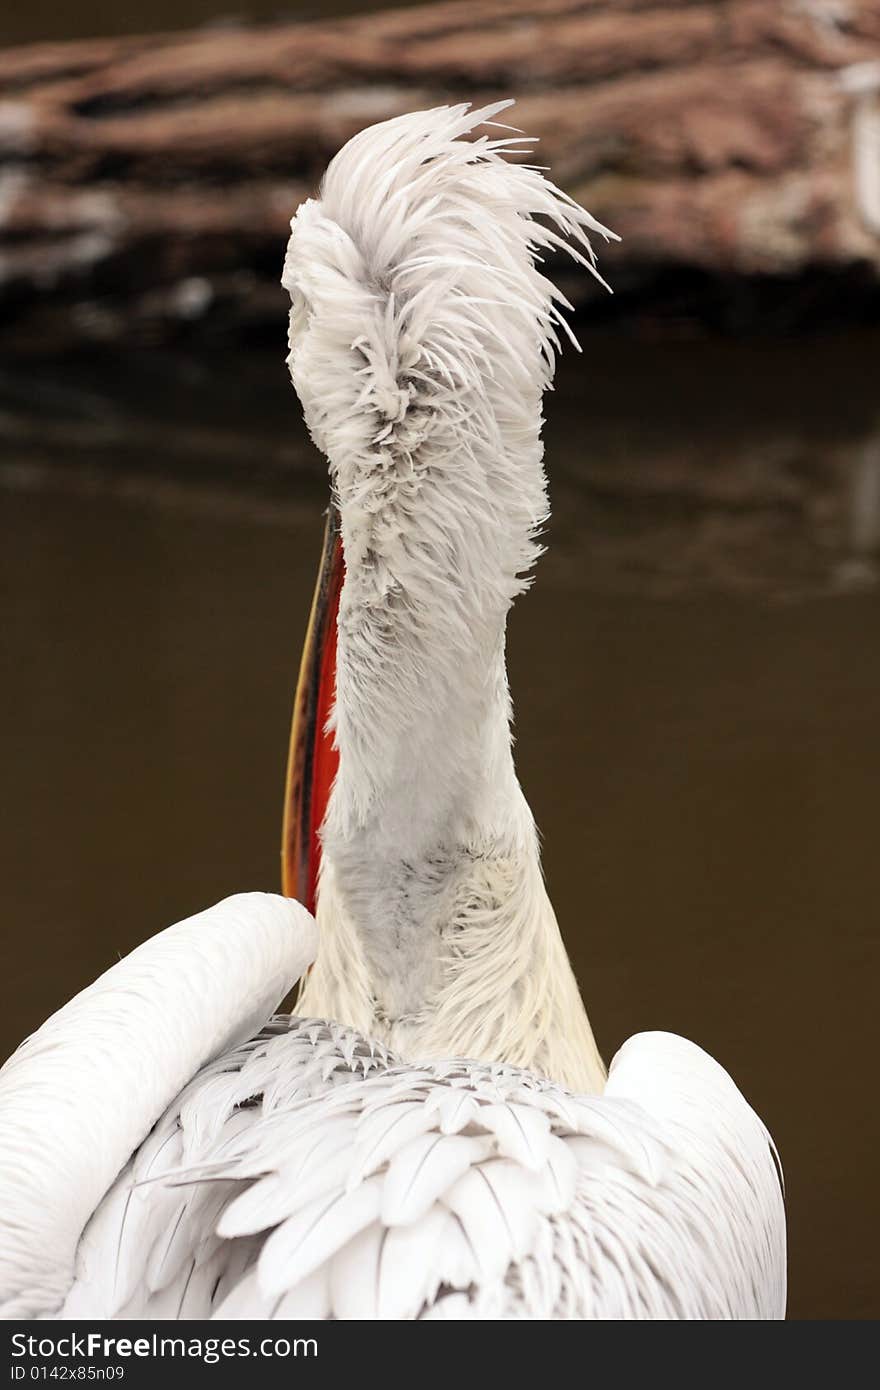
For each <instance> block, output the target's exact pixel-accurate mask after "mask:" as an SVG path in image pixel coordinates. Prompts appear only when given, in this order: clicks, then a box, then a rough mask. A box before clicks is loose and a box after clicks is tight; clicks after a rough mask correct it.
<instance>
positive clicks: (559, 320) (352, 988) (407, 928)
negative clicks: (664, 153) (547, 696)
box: [283, 102, 609, 1087]
mask: <svg viewBox="0 0 880 1390" xmlns="http://www.w3.org/2000/svg"><path fill="white" fill-rule="evenodd" d="M507 105H509V103H507V102H500V103H496V104H495V105H493V106H489V107H486V108H484V109H482V110H477V111H471V110H469V109H468V107H467V106H456V107H442V108H439V109H436V110H433V111H424V112H416V113H414V114H412V115H407V116H403V117H399V118H397V119H394V120H390V121H386V122H384V123H382V124H380V125H377V126H374V127H372V128H370V129H368V130H365V131H363V132H361V133H360V134H359V135H357V136H356V137H355V138H354V139H353V140H351V141H350V142H349V143H348V144H347V145H346V146H345V147H344V148H343V149H342V150H341V151H340V153H339V154H338V155H337V156H336V157H335V159H334V160H333V161H332V163H331V164H330V166H329V168H328V170H327V173H326V175H325V178H324V181H323V184H322V186H321V189H320V193H319V196H318V198H317V199H316V200H309V201H308V202H306V203H304V204H303V205H302V206H301V207H300V208H299V210H298V212H297V214H296V216H295V217H294V219H293V222H292V233H291V237H290V243H289V247H288V251H287V257H286V261H285V266H284V274H283V283H284V285H285V286H286V288H287V289H288V291H289V293H290V296H291V312H290V355H289V358H288V362H289V366H290V372H291V377H292V380H293V384H294V386H295V388H296V391H297V393H298V395H299V398H300V400H301V402H302V406H303V411H304V414H305V419H306V423H307V425H308V428H309V431H310V433H311V436H312V439H313V440H314V442H315V444H316V445H317V447H318V448H319V449H320V450H321V452H322V453H323V454H325V456H326V458H327V460H328V463H329V469H330V479H331V489H332V504H331V517H330V524H329V528H328V539H327V544H326V546H325V557H324V563H323V566H322V575H321V578H320V580H319V589H318V595H317V602H316V607H315V610H314V612H313V618H312V624H311V629H310V637H309V640H308V641H307V645H306V653H305V657H304V662H303V667H302V673H301V680H300V687H299V692H298V698H297V712H296V716H295V719H294V734H293V740H292V752H291V764H290V778H289V783H288V804H287V813H286V831H285V860H286V863H285V886H286V890H287V891H289V892H291V893H295V894H296V895H297V896H300V897H303V898H304V899H305V900H306V901H307V902H308V901H309V900H310V898H311V897H313V896H314V897H315V898H316V899H317V911H318V920H319V926H320V928H321V950H320V953H319V960H318V964H317V966H316V968H315V970H314V971H313V973H312V976H311V979H310V982H309V985H308V986H307V988H306V991H305V995H304V998H303V1001H302V1005H303V1008H306V1007H308V1008H309V1009H313V1010H314V1011H315V1012H321V1013H324V1014H329V1015H330V1016H334V1017H338V1018H340V1019H342V1020H344V1021H345V1022H347V1023H349V1024H352V1025H355V1026H358V1027H362V1028H364V1030H365V1031H367V1032H368V1033H371V1034H373V1035H375V1034H376V1032H377V1030H378V1032H379V1034H380V1035H382V1034H383V1033H384V1035H385V1036H387V1038H388V1039H389V1040H390V1041H391V1042H393V1043H394V1044H395V1045H396V1046H397V1047H398V1049H403V1050H404V1051H405V1052H406V1051H407V1050H409V1052H410V1054H412V1051H413V1049H414V1048H415V1049H417V1050H419V1051H420V1052H421V1053H422V1055H433V1054H434V1053H436V1052H437V1051H438V1050H439V1051H443V1052H445V1053H446V1054H447V1055H448V1054H449V1052H450V1050H452V1051H454V1052H458V1053H459V1054H460V1055H461V1054H466V1055H469V1056H479V1057H486V1056H491V1057H493V1058H495V1059H497V1060H507V1061H522V1062H523V1064H529V1065H531V1064H534V1065H536V1066H538V1069H539V1070H540V1069H541V1066H542V1064H543V1066H544V1068H545V1069H548V1070H549V1069H550V1068H551V1067H555V1071H554V1072H551V1074H555V1075H557V1076H558V1077H559V1079H572V1080H577V1081H578V1082H579V1083H581V1084H583V1083H584V1082H585V1080H588V1081H589V1082H590V1083H591V1084H592V1085H593V1086H594V1087H595V1086H596V1085H597V1084H601V1082H600V1078H601V1064H600V1063H599V1062H598V1054H596V1050H595V1045H594V1044H593V1042H592V1035H591V1034H590V1032H589V1026H588V1024H587V1023H586V1017H585V1015H584V1014H583V1008H582V1006H581V1004H580V1000H579V998H578V996H577V989H576V986H575V985H574V981H573V978H572V976H571V970H570V967H569V964H568V960H567V957H566V955H565V952H564V948H563V947H562V945H561V941H560V939H559V933H558V928H557V926H556V922H555V918H554V917H553V914H552V909H551V908H550V905H549V902H548V901H547V899H546V894H545V892H544V888H543V883H542V881H541V875H540V867H539V862H538V852H537V845H536V837H535V830H534V824H533V821H532V817H531V814H530V812H529V810H528V806H527V805H526V803H525V800H524V798H523V796H522V792H521V790H520V787H519V784H518V782H517V780H516V775H515V772H514V768H513V761H512V756H511V741H510V702H509V696H508V690H507V677H506V670H505V663H504V641H505V624H506V617H507V612H508V610H509V608H510V605H511V603H512V602H513V600H514V598H515V597H516V596H517V594H519V593H520V592H522V590H523V589H524V588H525V587H526V586H527V584H528V582H529V571H530V570H531V567H532V565H533V564H534V561H535V559H536V557H537V555H538V554H539V551H540V546H539V542H538V534H539V531H540V528H541V526H542V523H543V522H544V520H545V519H546V516H547V497H546V485H545V477H544V470H543V464H542V455H543V446H542V442H541V427H542V424H543V420H542V414H541V399H542V395H543V392H544V391H545V390H546V389H547V388H548V387H549V386H550V384H551V380H552V376H553V370H554V364H555V358H556V354H557V351H558V349H559V346H560V335H561V334H568V335H569V336H571V334H570V331H569V329H568V327H567V324H566V321H565V319H564V317H563V310H564V309H565V308H566V307H569V306H567V303H566V301H565V300H564V298H563V296H562V295H561V294H560V293H559V291H558V290H557V289H556V288H555V287H554V285H553V284H552V283H551V281H550V280H549V279H548V278H547V277H546V276H545V275H544V274H543V273H542V271H541V269H540V268H539V266H540V263H541V259H542V256H543V255H545V254H546V253H548V252H552V251H555V250H556V249H557V248H564V250H565V251H566V252H567V253H568V254H569V255H570V256H571V257H572V258H573V259H574V260H575V261H577V262H578V263H579V264H581V265H582V266H584V267H585V268H586V269H587V270H588V271H590V272H592V273H593V274H596V270H595V263H594V255H593V251H592V248H591V246H590V243H589V240H588V237H587V233H588V231H597V232H599V233H601V234H602V235H609V234H608V233H607V232H606V230H605V229H604V228H603V227H602V226H601V225H600V224H599V223H597V222H596V221H595V220H594V219H593V218H592V217H591V216H590V215H589V214H588V213H587V212H585V211H584V210H583V209H582V208H580V207H579V206H578V205H577V204H576V203H574V202H572V200H571V199H569V198H568V197H567V196H566V195H565V194H563V193H562V192H560V190H558V189H557V188H556V187H555V186H554V185H553V184H552V183H550V182H549V181H548V180H547V179H546V178H545V177H544V176H543V175H542V173H541V172H540V171H539V170H538V169H536V168H535V167H533V166H532V165H530V164H528V163H526V162H523V158H522V157H523V156H524V155H525V154H527V153H528V149H529V145H528V142H527V141H525V140H524V138H523V137H522V136H520V135H519V134H517V133H515V132H514V133H510V131H509V129H508V128H507V127H499V126H497V125H496V123H495V117H497V116H498V114H499V113H500V112H501V111H502V110H503V109H504V108H505V107H506V106H507ZM319 856H320V858H321V867H320V873H318V870H317V862H318V858H319ZM499 989H500V990H503V991H505V992H506V994H507V996H508V997H507V999H506V1000H501V999H499V997H498V991H499ZM551 1035H553V1036H554V1037H555V1038H556V1041H555V1043H553V1044H552V1045H551V1041H550V1039H551ZM579 1048H580V1050H581V1053H582V1054H583V1056H582V1059H581V1060H580V1061H579V1060H577V1057H576V1054H577V1051H578V1049H579ZM557 1054H558V1060H556V1059H557ZM560 1072H562V1073H564V1074H563V1075H560Z"/></svg>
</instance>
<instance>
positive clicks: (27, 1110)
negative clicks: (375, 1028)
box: [0, 893, 317, 1317]
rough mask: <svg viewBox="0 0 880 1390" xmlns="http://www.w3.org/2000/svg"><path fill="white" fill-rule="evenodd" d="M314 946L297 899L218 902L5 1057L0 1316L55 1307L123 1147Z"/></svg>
mask: <svg viewBox="0 0 880 1390" xmlns="http://www.w3.org/2000/svg"><path fill="white" fill-rule="evenodd" d="M316 946H317V940H316V932H315V925H314V921H313V919H312V918H311V916H310V915H309V913H307V912H306V911H305V909H304V908H302V907H300V905H299V904H298V903H294V902H290V901H289V900H287V899H284V898H280V897H273V896H271V895H269V894H263V893H245V894H240V895H239V896H237V897H234V898H228V899H227V900H226V901H225V902H223V903H220V904H219V905H218V906H217V907H214V908H211V909H209V910H208V911H207V912H202V913H199V914H198V916H196V917H191V918H189V919H188V920H187V921H185V922H179V923H178V924H177V925H176V926H173V927H169V928H168V929H167V931H164V932H160V933H159V935H158V936H155V937H153V938H152V939H151V940H150V941H147V942H145V943H144V944H143V945H142V946H139V947H138V948H137V949H136V950H135V951H132V953H131V955H129V956H127V957H126V958H125V959H124V960H122V961H120V962H119V963H118V964H117V965H114V966H113V967H112V968H111V969H110V970H108V971H107V972H106V973H105V974H104V975H102V976H101V977H100V979H98V980H96V981H95V983H94V984H93V985H90V986H89V988H88V989H85V990H83V991H82V993H81V994H78V995H77V996H76V998H74V999H72V1000H71V1001H70V1003H69V1004H66V1005H65V1006H64V1008H62V1009H60V1010H59V1011H58V1013H56V1014H54V1015H53V1016H52V1018H50V1019H49V1020H48V1022H47V1023H45V1024H44V1025H43V1026H42V1028H40V1029H39V1030H38V1031H37V1032H36V1033H34V1034H33V1035H32V1036H31V1037H30V1038H28V1039H27V1041H26V1042H24V1043H23V1044H22V1045H21V1047H20V1048H19V1049H18V1051H17V1052H15V1053H14V1054H13V1056H12V1057H11V1058H10V1059H9V1061H8V1062H7V1063H6V1065H5V1066H4V1067H3V1068H2V1070H0V1311H2V1313H3V1314H4V1315H5V1316H6V1317H15V1316H18V1317H27V1316H34V1315H35V1314H36V1313H39V1312H42V1311H46V1312H50V1311H52V1309H53V1308H57V1307H58V1306H59V1304H60V1303H61V1302H62V1300H63V1299H64V1297H65V1295H66V1293H67V1291H68V1288H69V1286H70V1283H71V1279H72V1277H73V1265H74V1257H75V1253H76V1249H77V1244H78V1242H79V1239H80V1236H81V1234H82V1231H83V1228H84V1226H85V1224H86V1222H87V1221H88V1219H89V1218H90V1217H91V1215H92V1213H93V1212H94V1210H95V1208H96V1207H97V1206H98V1204H99V1202H100V1201H101V1199H102V1197H103V1196H104V1194H105V1192H106V1191H107V1189H108V1188H109V1186H110V1184H111V1183H112V1182H113V1179H114V1178H115V1177H116V1175H117V1174H118V1173H119V1171H120V1169H121V1168H122V1167H123V1165H124V1164H125V1163H126V1162H127V1161H128V1159H129V1157H130V1156H131V1154H132V1152H133V1151H134V1150H135V1149H136V1148H137V1146H138V1145H139V1144H140V1143H141V1142H142V1141H143V1140H144V1138H145V1136H146V1135H147V1134H148V1133H149V1130H150V1128H151V1126H152V1125H154V1124H155V1123H156V1121H157V1120H158V1118H159V1116H160V1115H161V1114H162V1112H163V1110H165V1108H166V1106H167V1105H168V1104H169V1102H170V1101H171V1100H172V1099H173V1097H174V1096H175V1095H177V1094H178V1093H179V1092H180V1090H181V1088H182V1087H183V1086H184V1085H185V1084H186V1082H187V1081H189V1080H190V1078H191V1077H192V1076H193V1075H194V1074H195V1073H196V1072H197V1071H198V1070H199V1068H200V1067H202V1066H204V1064H205V1063H206V1062H207V1061H208V1060H209V1059H210V1058H211V1057H214V1056H216V1055H217V1054H219V1053H222V1052H224V1051H225V1050H226V1049H228V1048H229V1047H230V1046H232V1045H234V1044H235V1043H237V1042H240V1041H243V1040H244V1039H246V1038H248V1037H250V1036H251V1034H252V1033H253V1032H254V1030H255V1029H256V1028H259V1027H260V1026H261V1025H262V1024H263V1023H264V1022H265V1020H266V1019H267V1018H268V1017H269V1015H270V1014H271V1012H272V1010H273V1009H274V1008H276V1007H277V1005H278V1003H279V1001H280V1000H281V999H282V998H283V997H284V995H285V994H286V993H287V991H288V990H289V989H290V987H291V986H292V985H293V984H294V983H295V982H296V980H297V979H298V978H299V976H300V975H301V974H302V973H303V971H304V970H305V968H306V967H307V966H308V965H309V963H310V962H311V961H312V960H313V959H314V955H315V949H316ZM204 1118H205V1122H206V1123H209V1117H208V1115H207V1114H205V1116H204Z"/></svg>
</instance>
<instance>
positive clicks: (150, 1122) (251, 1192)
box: [0, 103, 785, 1319]
mask: <svg viewBox="0 0 880 1390" xmlns="http://www.w3.org/2000/svg"><path fill="white" fill-rule="evenodd" d="M506 104H507V103H497V104H496V105H494V106H490V107H487V108H485V109H483V110H480V111H474V112H470V111H469V110H468V108H467V107H466V106H457V107H452V108H445V107H444V108H441V109H439V110H434V111H428V112H420V113H416V114H414V115H409V116H405V117H402V118H400V119H396V120H391V121H387V122H385V123H383V124H381V125H378V126H375V127H374V128H372V129H369V130H366V131H364V132H362V133H361V134H360V135H358V136H357V137H356V138H355V139H353V140H352V141H351V142H350V143H349V144H348V145H346V147H345V148H344V149H343V150H342V151H341V153H340V154H338V155H337V156H336V158H335V159H334V160H333V161H332V163H331V164H330V167H329V169H328V170H327V174H326V176H325V179H324V182H323V185H322V188H321V190H320V197H319V199H318V201H311V200H310V201H308V202H307V203H305V204H304V205H303V206H302V207H301V208H300V209H299V211H298V212H297V214H296V217H295V218H294V220H293V223H292V235H291V239H290V246H289V250H288V254H287V260H286V263H285V267H284V276H283V283H284V284H285V285H286V287H287V289H288V290H289V291H290V295H291V299H292V310H291V320H290V358H289V363H290V370H291V375H292V378H293V382H294V385H295V387H296V390H297V392H298V393H299V396H300V399H301V401H302V405H303V408H304V412H305V417H306V420H307V423H308V426H309V429H310V431H311V434H312V437H313V439H314V440H315V442H316V444H317V445H318V447H319V449H321V450H322V451H323V452H324V453H325V454H326V456H327V458H328V460H329V464H330V474H331V479H332V490H333V504H332V508H331V523H330V525H329V527H328V537H327V543H326V545H325V553H324V561H323V567H322V577H321V580H320V582H319V588H318V593H317V598H316V604H315V607H314V609H313V616H312V622H311V625H310V629H309V636H308V638H307V643H306V651H305V655H304V659H303V667H302V671H301V677H300V685H299V690H298V697H297V709H296V714H295V718H294V728H293V737H292V752H291V763H290V776H289V782H288V805H287V816H286V828H285V875H286V888H287V890H288V892H289V893H292V892H294V891H295V893H296V896H298V897H300V898H301V899H305V901H306V903H307V904H308V905H309V906H311V905H312V904H313V900H314V898H315V892H316V889H319V891H318V893H317V928H316V926H315V923H314V921H313V919H312V916H311V914H310V912H309V911H307V908H306V906H303V905H301V904H300V903H297V902H295V901H292V900H290V898H282V897H274V896H272V895H262V894H250V895H243V896H241V897H236V898H232V899H229V900H228V901H226V902H224V903H221V904H220V905H219V906H218V907H215V908H213V909H211V910H210V911H208V912H205V913H202V914H201V915H200V916H197V917H194V918H191V919H190V920H189V921H186V922H183V923H180V924H178V925H177V926H174V927H170V928H169V929H168V930H167V931H164V932H162V933H160V934H159V935H158V936H156V937H155V938H154V939H153V940H151V941H148V942H147V943H145V944H144V945H142V946H140V947H139V948H138V949H137V950H136V951H134V952H133V953H132V954H131V955H130V956H129V957H128V958H127V959H125V960H123V961H121V962H120V963H119V964H117V965H114V966H113V968H112V969H110V970H109V971H108V972H107V973H106V974H105V975H103V976H102V977H101V978H100V979H99V980H98V981H97V982H96V983H95V984H94V985H92V986H91V987H90V988H89V989H86V990H85V991H84V992H83V993H82V994H80V995H78V996H77V997H76V998H75V999H74V1000H73V1001H72V1002H71V1003H69V1004H68V1005H67V1006H66V1007H65V1008H63V1009H61V1011H60V1012H59V1013H57V1014H56V1015H55V1016H54V1017H53V1018H51V1019H50V1020H49V1021H48V1023H46V1024H45V1025H44V1027H42V1028H41V1029H40V1030H39V1031H38V1032H37V1033H36V1034H34V1035H33V1036H32V1037H31V1038H30V1039H28V1040H27V1041H26V1042H25V1043H24V1044H23V1046H22V1047H21V1048H20V1049H19V1051H18V1052H17V1053H16V1054H15V1055H14V1056H13V1057H12V1058H11V1059H10V1061H9V1062H8V1063H7V1065H6V1067H5V1068H4V1069H3V1071H2V1073H0V1305H2V1309H3V1312H4V1313H5V1315H6V1316H8V1317H13V1316H15V1317H35V1316H40V1315H50V1316H52V1315H55V1316H62V1317H86V1316H88V1317H101V1318H106V1317H114V1316H120V1317H155V1318H205V1317H208V1316H215V1317H218V1318H232V1317H235V1318H259V1317H274V1318H299V1317H303V1318H306V1317H315V1318H330V1317H333V1318H383V1319H418V1318H540V1319H549V1318H553V1319H555V1318H615V1319H617V1318H779V1317H782V1316H783V1313H784V1303H785V1231H784V1217H783V1207H782V1198H781V1192H780V1184H779V1179H778V1175H777V1167H776V1161H775V1155H774V1151H773V1146H772V1142H771V1140H770V1137H769V1135H768V1133H767V1131H766V1129H765V1128H764V1126H763V1124H762V1123H761V1121H760V1120H759V1119H758V1117H757V1116H756V1115H755V1114H754V1112H753V1111H752V1110H751V1109H750V1107H749V1106H748V1104H747V1103H746V1101H745V1100H744V1099H743V1097H742V1095H741V1094H740V1092H739V1091H738V1090H737V1088H736V1086H735V1085H734V1084H733V1082H732V1081H731V1080H730V1078H729V1077H728V1075H727V1074H726V1072H724V1071H723V1070H722V1068H721V1067H720V1066H719V1065H718V1064H717V1063H715V1062H714V1061H712V1060H711V1059H710V1058H709V1057H708V1056H707V1055H706V1054H705V1053H704V1052H702V1051H701V1050H700V1049H699V1048H697V1047H695V1046H694V1045H693V1044H691V1043H689V1042H685V1041H684V1040H683V1039H681V1038H678V1037H675V1036H672V1035H670V1034H666V1033H650V1034H641V1035H638V1036H636V1037H634V1038H632V1039H630V1041H629V1042H627V1043H626V1044H625V1046H624V1047H623V1048H622V1049H621V1050H620V1052H619V1053H618V1054H617V1056H616V1057H615V1059H614V1061H613V1063H612V1065H611V1069H610V1073H609V1074H608V1077H607V1080H606V1074H605V1070H604V1067H603V1064H602V1061H601V1059H600V1056H599V1053H598V1051H597V1049H596V1045H595V1043H594V1041H593V1035H592V1032H591V1029H590V1025H589V1022H588V1020H587V1015H586V1013H585V1010H584V1007H583V1005H582V1003H581V999H580V995H579V993H578V989H577V986H576V984H575V980H574V977H573V974H572V971H571V967H570V965H569V962H568V958H567V956H566V953H565V949H564V947H563V944H562V940H561V937H560V934H559V929H558V927H557V924H556V919H555V917H554V914H553V910H552V908H551V906H550V903H549V901H548V898H547V895H546V892H545V889H544V884H543V881H542V877H541V869H540V863H539V855H538V844H537V839H536V833H535V827H534V823H533V820H532V816H531V813H530V811H529V808H528V805H527V804H526V801H525V799H524V797H523V794H522V791H521V790H520V787H519V784H518V782H517V779H516V775H515V772H514V766H513V759H512V754H511V739H510V727H509V725H510V702H509V697H508V688H507V680H506V673H505V660H504V642H505V623H506V616H507V612H508V609H509V608H510V605H511V602H512V601H513V599H514V598H515V597H516V595H517V594H518V593H519V592H520V591H521V590H522V589H523V588H525V586H526V584H527V582H528V580H527V578H526V577H525V576H526V575H527V573H528V571H529V569H530V567H531V566H532V563H533V561H534V560H535V558H536V556H537V554H538V550H539V547H538V544H537V540H536V535H537V532H538V530H539V528H540V526H541V524H542V522H543V520H544V518H545V515H546V499H545V483H544V474H543V469H542V462H541V460H542V447H541V442H540V430H541V423H542V421H541V395H542V392H543V391H544V390H545V388H547V387H548V386H549V384H550V380H551V376H552V370H553V363H554V353H555V350H556V348H557V346H558V343H557V330H558V329H559V328H560V327H561V326H562V323H563V320H562V317H561V312H560V307H559V306H560V296H559V295H558V294H557V292H556V291H555V290H554V289H553V287H552V286H551V284H550V283H549V281H548V280H547V279H545V278H544V276H543V275H542V274H541V273H540V271H539V270H538V268H537V264H536V262H538V261H539V260H540V255H541V253H542V252H547V251H549V250H551V248H556V247H560V246H562V245H565V246H566V247H567V249H568V251H569V253H570V255H572V256H573V257H574V258H575V260H577V261H579V262H580V263H581V264H582V265H584V266H586V267H587V268H588V269H592V268H593V253H592V251H591V249H590V246H589V242H588V240H587V235H586V233H587V230H588V229H590V230H594V231H599V232H603V231H604V229H603V228H601V227H600V226H599V225H598V224H597V223H596V222H594V221H593V219H592V218H591V217H590V216H589V215H588V214H587V213H586V212H585V211H584V210H583V209H582V208H580V207H578V206H577V205H576V204H575V203H573V202H572V201H571V200H570V199H568V198H567V197H566V196H564V195H563V194H562V193H560V192H559V191H558V190H557V189H556V188H555V187H554V186H553V185H552V184H551V183H550V182H548V181H547V180H546V179H545V178H544V177H543V176H542V174H541V173H540V172H539V171H538V170H537V169H535V168H532V167H529V166H527V165H525V164H523V163H518V162H515V161H514V160H511V159H510V158H509V156H510V155H511V153H512V152H521V151H522V145H521V144H520V143H519V141H518V140H517V139H515V138H510V137H501V138H490V137H489V135H488V134H486V133H483V134H482V135H479V136H476V137H475V131H476V128H478V127H480V126H482V125H484V124H485V123H489V122H491V121H492V119H493V118H494V117H495V116H496V115H497V113H498V112H499V111H500V110H502V109H503V107H504V106H505V105H506ZM343 557H344V567H343ZM334 691H335V701H334V699H333V694H334ZM328 714H329V725H330V731H329V732H328V728H327V716H328ZM337 761H338V767H337ZM319 831H320V837H319V834H318V832H319ZM319 850H320V852H321V857H322V862H321V867H320V878H318V877H317V860H318V852H319ZM312 962H313V963H312ZM310 964H311V971H310V973H309V974H308V975H307V978H306V983H305V987H304V989H303V991H302V995H301V998H300V1001H299V1012H298V1014H296V1015H292V1016H290V1017H279V1018H274V1019H272V1018H271V1014H272V1010H273V1009H274V1008H275V1007H277V1004H278V1002H279V1001H280V999H281V998H282V997H283V996H284V994H285V992H286V991H287V989H288V987H289V986H290V985H291V984H292V983H293V982H294V981H295V980H296V979H298V978H299V977H301V976H302V975H303V974H304V972H305V971H306V970H307V968H308V967H309V965H310Z"/></svg>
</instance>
